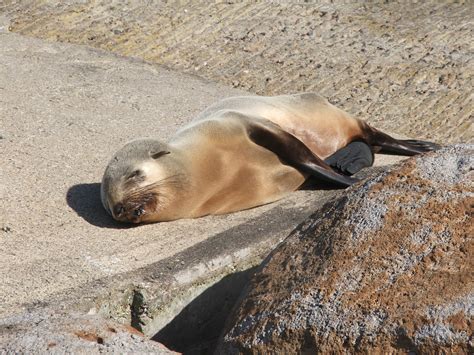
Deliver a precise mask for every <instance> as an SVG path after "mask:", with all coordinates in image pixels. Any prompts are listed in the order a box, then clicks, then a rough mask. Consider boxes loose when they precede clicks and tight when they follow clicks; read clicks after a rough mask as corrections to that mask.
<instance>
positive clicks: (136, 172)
mask: <svg viewBox="0 0 474 355" xmlns="http://www.w3.org/2000/svg"><path fill="white" fill-rule="evenodd" d="M141 174H142V172H141V170H134V171H133V172H132V173H131V174H130V175H128V177H127V179H133V178H134V177H137V176H140V175H141Z"/></svg>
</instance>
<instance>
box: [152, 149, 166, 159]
mask: <svg viewBox="0 0 474 355" xmlns="http://www.w3.org/2000/svg"><path fill="white" fill-rule="evenodd" d="M166 154H170V152H168V151H166V150H162V151H160V152H150V157H151V158H152V159H158V158H160V157H162V156H163V155H166Z"/></svg>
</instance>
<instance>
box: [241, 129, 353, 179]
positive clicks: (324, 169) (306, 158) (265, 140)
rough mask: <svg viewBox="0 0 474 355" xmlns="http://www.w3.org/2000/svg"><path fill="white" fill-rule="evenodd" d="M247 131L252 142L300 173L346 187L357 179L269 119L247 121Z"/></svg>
mask: <svg viewBox="0 0 474 355" xmlns="http://www.w3.org/2000/svg"><path fill="white" fill-rule="evenodd" d="M247 132H248V135H249V137H250V139H251V140H252V141H253V142H254V143H256V144H258V145H260V146H262V147H264V148H266V149H268V150H270V151H272V152H273V153H275V154H276V155H277V156H278V157H279V158H280V160H281V161H282V162H283V163H284V164H286V165H289V166H292V167H294V168H295V169H297V170H299V171H301V172H302V173H306V174H308V175H310V176H312V177H314V178H316V179H318V180H322V181H325V182H329V183H331V184H334V185H336V186H340V187H347V186H350V185H352V184H354V183H355V182H357V181H358V179H355V178H351V177H349V176H344V175H341V174H339V173H337V172H336V171H334V170H333V169H332V168H331V167H330V166H329V165H328V164H326V163H325V162H324V161H323V160H322V159H320V158H319V157H318V156H316V155H315V154H313V152H312V151H311V150H310V149H309V148H308V147H307V146H306V145H305V144H304V143H303V142H301V141H300V140H299V139H298V138H296V137H295V136H293V135H292V134H290V133H288V132H286V131H284V130H282V129H281V128H280V127H279V126H277V125H275V124H273V123H271V122H270V121H267V120H258V121H257V120H255V121H248V124H247Z"/></svg>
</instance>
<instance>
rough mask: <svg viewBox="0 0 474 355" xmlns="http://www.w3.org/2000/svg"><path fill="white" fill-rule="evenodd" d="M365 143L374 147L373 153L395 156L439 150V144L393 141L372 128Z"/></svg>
mask: <svg viewBox="0 0 474 355" xmlns="http://www.w3.org/2000/svg"><path fill="white" fill-rule="evenodd" d="M367 141H368V142H369V143H370V144H371V145H373V146H374V149H375V151H380V153H389V154H397V155H408V156H411V155H416V154H421V153H425V152H431V151H433V150H438V149H440V148H441V146H440V145H439V144H436V143H433V142H427V141H420V140H416V139H395V138H393V137H390V136H389V135H388V134H385V133H383V132H380V131H378V130H376V129H374V128H370V133H369V137H368V139H367Z"/></svg>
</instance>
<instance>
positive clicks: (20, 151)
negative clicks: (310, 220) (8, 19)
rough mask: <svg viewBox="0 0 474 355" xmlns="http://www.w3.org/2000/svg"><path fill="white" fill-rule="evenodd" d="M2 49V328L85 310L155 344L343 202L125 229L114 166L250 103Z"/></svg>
mask: <svg viewBox="0 0 474 355" xmlns="http://www.w3.org/2000/svg"><path fill="white" fill-rule="evenodd" d="M0 48H1V49H0V167H1V168H0V273H1V279H2V287H1V288H0V318H4V317H7V316H11V315H13V314H19V313H22V312H27V311H29V310H31V309H32V308H36V309H37V308H38V307H39V308H41V307H53V308H61V309H66V310H67V309H69V308H71V309H72V308H74V309H76V310H83V311H88V312H89V313H100V314H102V315H106V316H107V317H111V318H115V319H118V320H121V321H124V322H132V323H133V322H135V323H136V324H135V326H136V327H137V328H140V329H142V330H143V331H144V332H145V333H146V334H147V335H153V334H154V333H155V332H156V331H157V330H159V329H160V328H161V327H162V326H164V325H165V324H166V322H167V321H169V320H170V319H172V318H173V317H174V315H176V314H177V313H179V312H180V311H181V309H182V308H183V307H184V306H185V305H186V304H187V302H189V300H191V299H193V298H194V297H196V296H197V295H199V294H200V293H201V292H203V291H204V290H205V289H206V288H208V287H209V285H211V284H212V283H215V282H217V281H218V280H220V279H221V278H222V277H223V276H224V275H226V274H229V273H232V272H234V271H239V270H245V269H247V268H249V267H251V266H253V265H255V264H257V263H258V262H259V261H260V260H261V258H262V257H263V256H264V255H266V254H267V253H268V251H269V250H270V249H271V248H272V247H273V246H274V245H276V243H278V242H279V241H280V240H282V239H283V238H284V237H286V236H287V234H288V233H289V231H291V230H292V229H293V228H294V227H295V226H296V225H297V224H298V223H299V222H301V221H302V220H303V219H304V218H305V217H306V216H308V215H309V214H310V213H311V212H312V211H314V209H316V207H317V206H319V205H321V203H323V202H324V201H327V199H328V198H330V197H331V196H333V195H334V191H298V192H296V193H294V194H292V195H291V196H290V197H289V198H287V199H285V200H282V201H280V202H278V203H274V204H270V205H266V206H262V207H259V208H255V209H252V210H248V211H243V212H239V213H234V214H230V215H225V216H211V217H206V218H201V219H199V220H181V221H176V222H169V223H161V224H153V225H142V226H137V227H133V228H130V227H127V226H123V225H120V224H117V223H115V222H114V221H113V220H112V219H111V218H110V217H109V216H108V215H107V214H106V213H105V211H104V210H103V208H102V206H101V204H100V199H99V182H100V179H101V176H102V173H103V169H104V168H105V165H106V164H107V162H108V160H109V158H110V156H111V155H112V154H113V153H114V152H115V151H116V150H117V149H118V148H119V147H120V146H121V145H122V144H124V143H125V142H126V141H128V140H131V139H134V138H138V137H146V136H151V137H161V138H163V139H166V138H167V137H169V136H170V135H171V133H172V132H174V131H175V130H176V129H177V128H178V127H180V126H181V125H182V124H183V123H184V122H186V121H188V120H190V119H191V118H192V116H193V115H195V114H196V113H197V112H198V111H200V110H202V109H203V108H205V107H206V106H208V105H209V104H211V103H212V102H214V101H216V100H218V99H220V98H223V97H227V96H231V95H239V94H242V92H240V91H238V90H234V89H229V88H226V87H224V86H222V85H219V84H215V83H210V82H206V81H203V80H202V79H199V78H197V77H193V76H189V75H182V74H179V73H176V72H173V71H170V70H167V69H166V68H162V67H158V66H155V65H150V64H147V63H144V62H142V61H139V60H134V59H129V58H123V57H119V56H115V55H112V54H108V53H105V52H102V51H99V50H95V49H91V48H88V47H84V46H76V45H68V44H59V43H49V42H45V41H42V40H37V39H31V38H26V37H22V36H19V35H15V34H10V33H0ZM396 159H397V158H395V157H385V158H384V159H379V160H378V164H385V163H389V162H392V161H395V160H396ZM137 290H138V291H137ZM143 298H146V299H148V300H152V301H150V302H148V303H147V307H144V306H143V305H144V304H145V303H146V302H144V301H143ZM145 301H146V300H145ZM171 305H173V306H171ZM160 312H161V314H162V317H159V316H157V314H160Z"/></svg>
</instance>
